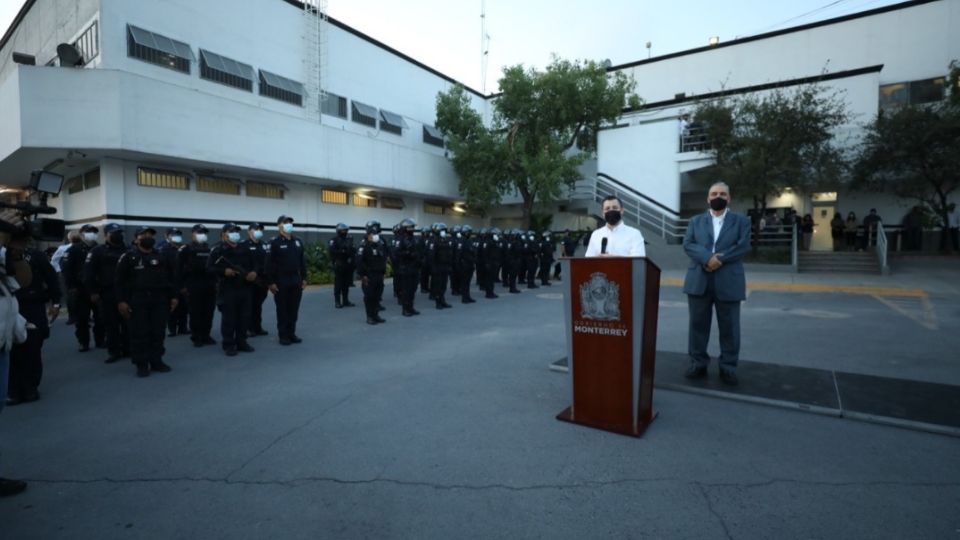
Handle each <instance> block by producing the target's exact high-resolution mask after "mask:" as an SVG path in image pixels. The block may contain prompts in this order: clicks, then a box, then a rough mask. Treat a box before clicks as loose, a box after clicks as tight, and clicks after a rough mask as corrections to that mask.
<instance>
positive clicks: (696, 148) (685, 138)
mask: <svg viewBox="0 0 960 540" xmlns="http://www.w3.org/2000/svg"><path fill="white" fill-rule="evenodd" d="M712 149H713V141H712V140H710V134H709V133H707V128H705V127H703V126H696V125H693V126H688V127H687V128H686V129H685V130H684V131H683V133H681V134H680V152H681V153H682V152H704V151H707V150H712Z"/></svg>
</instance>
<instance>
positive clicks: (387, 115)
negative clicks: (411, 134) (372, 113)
mask: <svg viewBox="0 0 960 540" xmlns="http://www.w3.org/2000/svg"><path fill="white" fill-rule="evenodd" d="M380 118H382V119H383V121H384V122H386V123H388V124H390V125H391V126H397V127H399V128H405V127H408V126H407V123H406V122H404V121H403V117H402V116H400V115H399V114H396V113H392V112H390V111H385V110H383V109H380Z"/></svg>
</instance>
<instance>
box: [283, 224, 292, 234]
mask: <svg viewBox="0 0 960 540" xmlns="http://www.w3.org/2000/svg"><path fill="white" fill-rule="evenodd" d="M283 232H285V233H287V234H290V233H292V232H293V223H284V224H283Z"/></svg>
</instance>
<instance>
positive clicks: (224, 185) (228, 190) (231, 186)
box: [197, 176, 240, 195]
mask: <svg viewBox="0 0 960 540" xmlns="http://www.w3.org/2000/svg"><path fill="white" fill-rule="evenodd" d="M197 191H203V192H205V193H221V194H223V195H239V194H240V181H239V180H234V179H232V178H214V177H212V176H198V177H197Z"/></svg>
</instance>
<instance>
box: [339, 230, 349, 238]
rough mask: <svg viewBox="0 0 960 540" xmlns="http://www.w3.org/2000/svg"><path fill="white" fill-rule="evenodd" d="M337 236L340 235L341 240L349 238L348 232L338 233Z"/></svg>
mask: <svg viewBox="0 0 960 540" xmlns="http://www.w3.org/2000/svg"><path fill="white" fill-rule="evenodd" d="M337 234H339V235H340V238H346V237H347V231H340V232H338V233H337Z"/></svg>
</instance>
